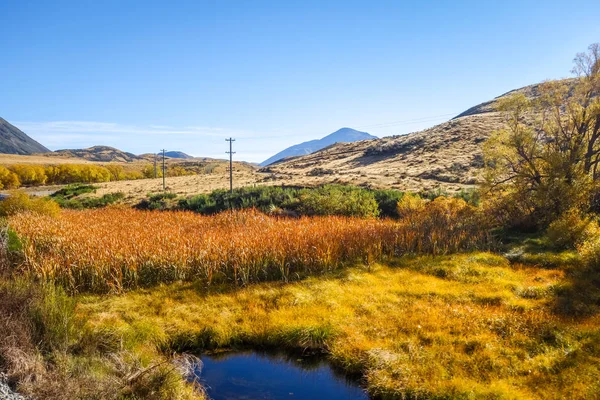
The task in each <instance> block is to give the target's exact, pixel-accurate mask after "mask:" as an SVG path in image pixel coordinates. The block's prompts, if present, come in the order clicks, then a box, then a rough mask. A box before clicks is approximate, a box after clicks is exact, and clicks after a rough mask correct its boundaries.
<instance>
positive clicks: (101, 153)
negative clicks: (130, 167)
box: [52, 146, 140, 162]
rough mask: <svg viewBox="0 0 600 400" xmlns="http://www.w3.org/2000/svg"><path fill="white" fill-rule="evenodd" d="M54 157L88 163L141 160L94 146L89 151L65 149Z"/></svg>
mask: <svg viewBox="0 0 600 400" xmlns="http://www.w3.org/2000/svg"><path fill="white" fill-rule="evenodd" d="M52 156H56V157H63V158H71V157H75V158H83V159H85V160H88V161H101V162H115V161H116V162H133V161H138V160H140V157H138V156H136V155H135V154H132V153H127V152H125V151H121V150H119V149H115V148H114V147H109V146H93V147H90V148H87V149H65V150H56V151H55V152H54V153H52Z"/></svg>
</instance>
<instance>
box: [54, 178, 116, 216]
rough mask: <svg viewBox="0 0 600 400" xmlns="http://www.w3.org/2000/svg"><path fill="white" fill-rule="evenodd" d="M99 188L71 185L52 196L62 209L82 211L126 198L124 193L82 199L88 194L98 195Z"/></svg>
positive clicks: (77, 184)
mask: <svg viewBox="0 0 600 400" xmlns="http://www.w3.org/2000/svg"><path fill="white" fill-rule="evenodd" d="M97 189H98V187H97V186H93V185H85V184H79V183H76V184H71V185H67V186H66V187H64V188H62V189H60V190H59V191H57V192H55V193H53V194H52V195H50V198H51V199H52V200H54V201H56V202H57V203H58V204H59V205H60V207H61V208H69V209H75V210H82V209H85V208H102V207H106V206H108V205H110V204H114V203H117V202H119V201H121V200H123V199H124V198H125V194H124V193H122V192H116V193H107V194H105V195H103V196H102V197H85V196H84V197H81V196H82V195H85V194H88V193H96V190H97Z"/></svg>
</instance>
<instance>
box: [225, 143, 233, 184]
mask: <svg viewBox="0 0 600 400" xmlns="http://www.w3.org/2000/svg"><path fill="white" fill-rule="evenodd" d="M225 141H226V142H229V151H226V152H225V153H227V154H229V192H230V193H233V155H234V154H235V151H233V142H235V139H232V138H229V139H225Z"/></svg>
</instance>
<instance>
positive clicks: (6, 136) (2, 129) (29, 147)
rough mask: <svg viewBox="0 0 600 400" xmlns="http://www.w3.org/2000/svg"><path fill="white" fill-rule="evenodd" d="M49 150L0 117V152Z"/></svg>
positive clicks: (38, 151)
mask: <svg viewBox="0 0 600 400" xmlns="http://www.w3.org/2000/svg"><path fill="white" fill-rule="evenodd" d="M49 151H50V150H48V149H47V148H46V147H44V146H42V145H41V144H39V143H38V142H36V141H35V140H33V139H32V138H30V137H29V136H27V135H26V134H25V132H23V131H21V130H20V129H19V128H17V127H16V126H14V125H12V124H10V123H9V122H8V121H6V120H5V119H3V118H0V153H4V154H33V153H47V152H49Z"/></svg>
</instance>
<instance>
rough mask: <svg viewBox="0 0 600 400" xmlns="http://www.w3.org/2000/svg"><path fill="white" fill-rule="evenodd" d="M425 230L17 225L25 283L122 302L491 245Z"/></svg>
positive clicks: (344, 225) (359, 225)
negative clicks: (197, 286)
mask: <svg viewBox="0 0 600 400" xmlns="http://www.w3.org/2000/svg"><path fill="white" fill-rule="evenodd" d="M459 217H461V218H463V216H459ZM424 221H425V222H427V223H429V225H427V229H423V227H422V226H421V225H419V223H418V222H417V221H415V220H414V218H413V220H402V221H391V220H377V219H358V218H345V217H313V218H308V217H307V218H300V219H285V218H276V217H270V216H267V215H264V214H261V213H259V212H257V211H234V212H225V213H222V214H219V215H216V216H201V215H197V214H194V213H191V212H150V211H139V210H132V209H124V208H112V209H111V208H109V209H102V210H93V211H63V212H62V214H61V215H60V216H59V217H58V218H52V217H47V216H43V215H37V214H28V213H23V214H19V215H15V216H13V217H11V218H10V220H9V224H10V227H11V229H13V230H14V231H15V232H16V233H17V235H18V236H19V237H20V238H21V240H22V250H21V251H22V253H23V254H22V257H20V258H21V259H22V260H24V261H23V262H22V263H21V264H20V265H19V267H18V268H20V269H21V270H22V271H23V272H24V273H26V274H29V275H32V276H33V277H35V278H38V279H41V280H47V281H54V282H57V283H59V284H61V285H62V286H64V287H66V288H68V289H70V290H71V291H94V292H120V291H122V290H125V289H128V288H134V287H138V286H148V285H152V284H156V283H161V282H171V281H175V280H184V281H191V280H196V279H201V280H205V281H206V282H209V283H210V282H214V281H217V282H223V281H229V282H235V283H236V284H248V283H250V282H257V281H264V280H278V279H281V280H286V281H287V280H291V279H296V278H298V277H301V276H305V275H308V274H320V273H325V272H328V271H332V270H335V269H337V268H340V267H341V266H343V265H344V264H348V263H355V262H364V263H367V264H369V263H371V262H373V261H381V260H384V259H385V258H386V257H393V256H398V255H402V254H406V253H415V252H424V253H437V252H440V251H442V252H456V251H460V250H467V249H472V248H481V247H484V246H486V244H487V239H488V238H487V233H486V230H485V229H482V228H481V227H480V226H479V225H477V224H474V223H472V221H466V220H463V221H455V222H454V225H455V226H452V224H449V223H448V222H449V221H448V220H447V219H446V220H444V224H443V226H442V225H440V226H437V227H436V226H431V221H429V220H427V218H425V219H424ZM428 221H429V222H428ZM450 222H452V221H450ZM467 225H468V226H467ZM465 227H466V228H465ZM441 243H443V246H441V245H440V244H441Z"/></svg>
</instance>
